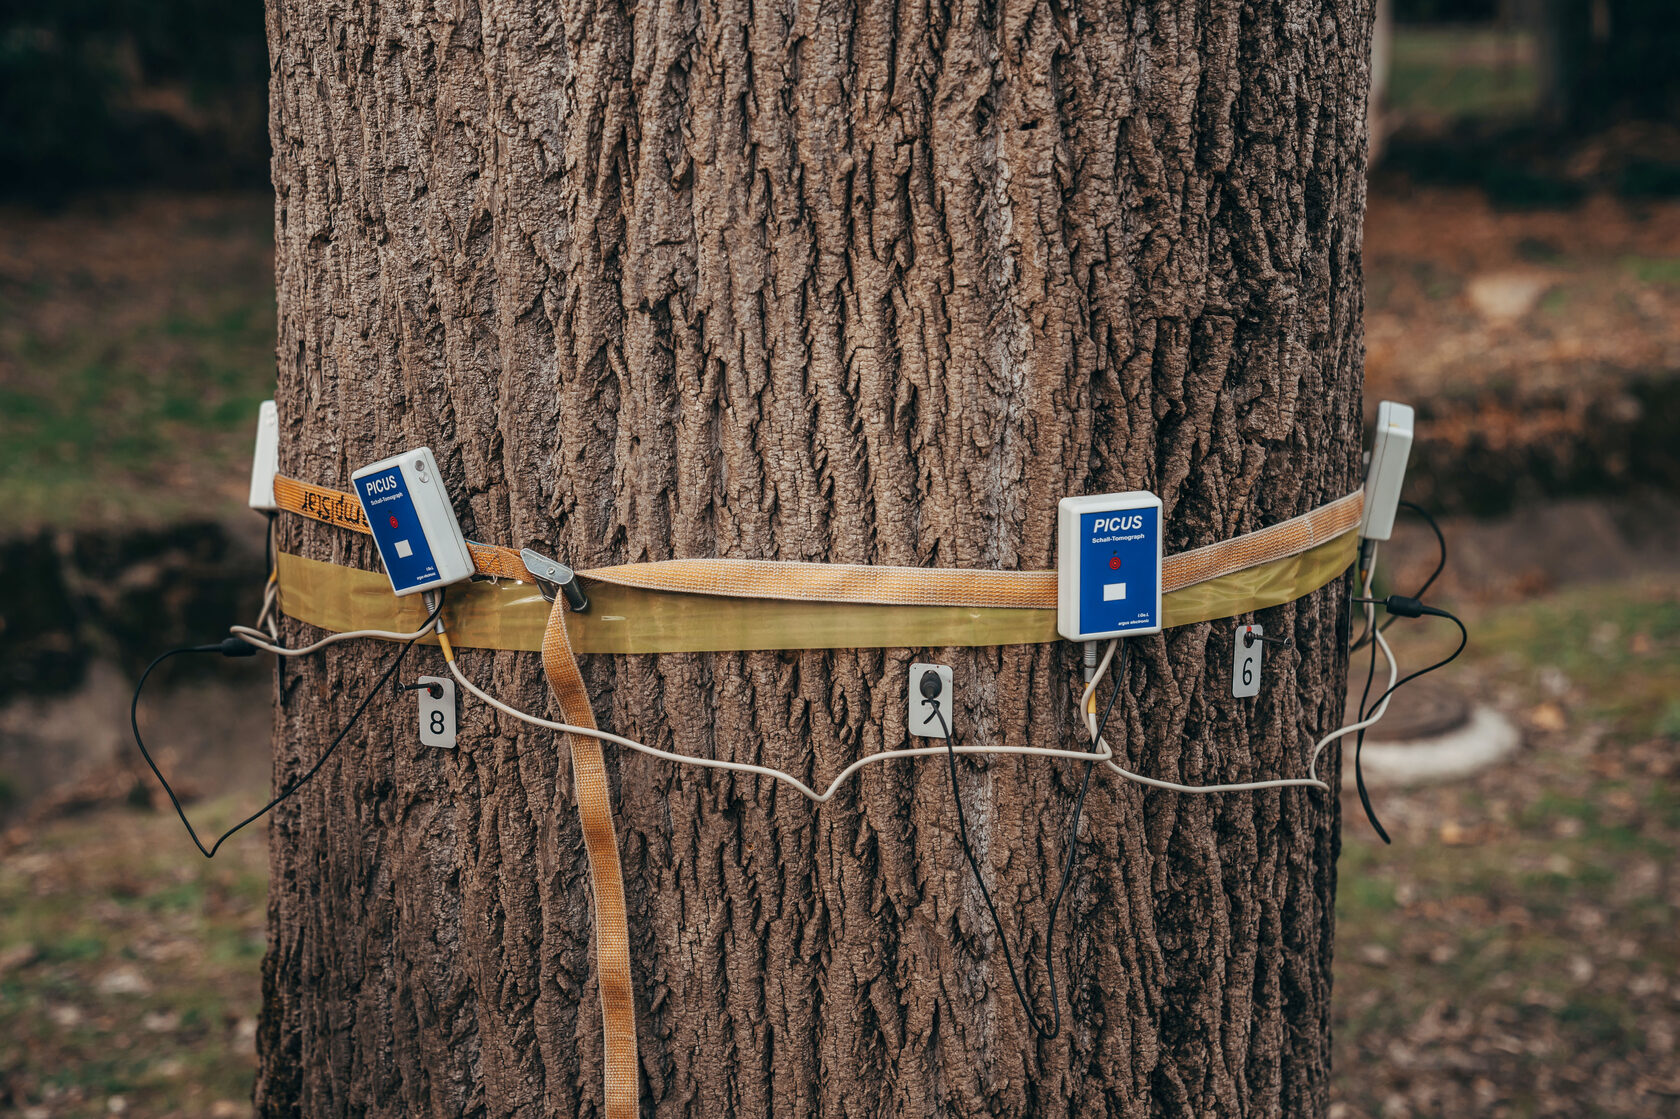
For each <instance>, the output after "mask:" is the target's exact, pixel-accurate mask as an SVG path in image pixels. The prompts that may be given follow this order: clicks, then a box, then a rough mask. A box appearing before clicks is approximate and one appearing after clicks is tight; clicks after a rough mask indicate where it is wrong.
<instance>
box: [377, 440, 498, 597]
mask: <svg viewBox="0 0 1680 1119" xmlns="http://www.w3.org/2000/svg"><path fill="white" fill-rule="evenodd" d="M350 480H351V482H352V483H353V484H354V486H355V488H356V499H357V500H358V501H360V502H361V503H362V512H363V513H364V514H366V516H367V522H368V527H369V528H371V529H372V530H373V542H374V543H375V544H377V545H379V558H380V559H381V560H383V561H384V562H385V574H386V575H387V576H389V577H390V579H391V590H392V591H394V592H395V593H396V594H397V595H399V596H401V595H405V594H414V593H415V592H416V591H429V590H431V589H432V588H434V587H443V586H447V585H449V584H450V583H459V582H460V581H461V580H462V579H468V578H471V577H472V574H473V571H474V567H473V559H472V553H471V552H469V551H467V540H466V537H464V536H462V535H461V525H460V523H459V522H458V521H456V520H455V507H454V506H453V505H451V504H450V503H449V494H448V492H447V491H446V490H445V489H444V488H443V475H442V474H441V473H439V472H438V467H437V460H436V459H434V458H433V457H432V450H431V448H430V447H418V448H416V449H414V450H412V451H404V452H403V453H402V454H400V455H392V456H391V457H390V458H388V459H381V460H380V461H378V462H376V463H374V464H373V465H372V466H364V467H362V468H361V469H360V470H358V471H356V472H355V473H354V474H352V475H350Z"/></svg>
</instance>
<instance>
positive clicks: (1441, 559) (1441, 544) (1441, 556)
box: [1353, 501, 1447, 717]
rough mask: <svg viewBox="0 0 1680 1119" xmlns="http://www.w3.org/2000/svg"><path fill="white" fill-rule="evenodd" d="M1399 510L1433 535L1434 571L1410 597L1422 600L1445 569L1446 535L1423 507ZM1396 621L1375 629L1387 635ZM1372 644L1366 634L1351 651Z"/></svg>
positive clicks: (1408, 506)
mask: <svg viewBox="0 0 1680 1119" xmlns="http://www.w3.org/2000/svg"><path fill="white" fill-rule="evenodd" d="M1400 508H1402V509H1410V510H1411V511H1412V512H1414V513H1416V514H1417V515H1418V516H1420V517H1422V518H1423V519H1424V521H1425V522H1426V523H1427V524H1428V525H1429V531H1431V532H1433V533H1434V534H1435V548H1436V555H1435V570H1434V571H1431V572H1430V573H1429V578H1427V579H1425V580H1424V581H1423V585H1422V586H1420V587H1419V588H1418V589H1417V590H1415V591H1413V592H1412V597H1413V598H1422V597H1423V596H1424V594H1425V592H1427V591H1428V590H1429V588H1430V587H1433V586H1434V585H1435V580H1437V579H1439V578H1440V577H1441V572H1443V571H1445V570H1446V569H1447V538H1446V535H1445V534H1444V533H1442V531H1441V526H1440V524H1439V523H1438V522H1437V521H1436V520H1435V518H1434V517H1432V516H1430V515H1429V511H1428V510H1427V509H1425V508H1424V507H1423V506H1421V505H1417V504H1415V503H1413V502H1410V501H1402V502H1400ZM1397 620H1398V619H1397V616H1396V615H1392V614H1391V615H1389V616H1388V617H1387V618H1385V619H1383V623H1382V625H1380V626H1378V627H1377V628H1378V629H1379V630H1381V631H1382V632H1383V633H1387V632H1388V627H1389V626H1391V625H1393V624H1394V623H1395V621H1397ZM1374 644H1376V642H1375V641H1374V640H1373V639H1372V637H1371V635H1370V634H1369V633H1367V634H1366V635H1365V636H1364V637H1361V638H1360V639H1359V642H1358V644H1356V645H1354V647H1353V651H1354V652H1358V651H1359V650H1360V648H1361V647H1363V646H1365V645H1374ZM1371 655H1372V658H1373V668H1374V666H1375V661H1374V658H1375V657H1376V654H1375V652H1373V653H1372V654H1371ZM1362 717H1363V716H1362Z"/></svg>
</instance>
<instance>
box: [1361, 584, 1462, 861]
mask: <svg viewBox="0 0 1680 1119" xmlns="http://www.w3.org/2000/svg"><path fill="white" fill-rule="evenodd" d="M1354 601H1356V602H1366V601H1373V600H1370V599H1355V600H1354ZM1374 601H1380V602H1382V604H1383V606H1384V607H1385V608H1386V609H1387V610H1388V612H1389V613H1390V614H1392V615H1393V616H1395V617H1397V618H1421V617H1431V618H1445V619H1447V621H1449V622H1451V623H1452V624H1453V625H1455V626H1457V627H1458V648H1456V649H1454V650H1453V651H1452V652H1451V653H1449V654H1447V655H1446V656H1445V657H1443V658H1442V659H1440V660H1438V661H1436V662H1435V663H1434V664H1431V665H1426V666H1424V667H1423V668H1420V669H1418V670H1417V671H1416V672H1413V673H1410V674H1408V675H1406V676H1402V677H1401V678H1400V679H1398V680H1396V681H1395V682H1394V683H1393V684H1391V685H1389V688H1388V690H1387V691H1385V692H1383V694H1382V695H1380V696H1378V697H1377V701H1376V702H1375V703H1373V704H1371V710H1373V711H1375V710H1376V709H1377V708H1379V707H1381V706H1382V705H1383V701H1384V700H1386V699H1388V697H1389V696H1391V695H1393V694H1394V693H1395V692H1397V691H1399V690H1400V689H1401V688H1402V687H1404V686H1405V685H1406V684H1408V683H1410V682H1411V681H1413V680H1416V679H1417V678H1418V677H1419V676H1422V675H1424V674H1425V673H1429V672H1434V671H1435V670H1436V669H1438V668H1445V667H1446V666H1447V665H1449V664H1451V663H1452V662H1453V661H1455V660H1457V659H1458V655H1459V654H1460V653H1462V652H1464V647H1465V646H1466V645H1468V644H1469V643H1470V631H1469V630H1467V629H1465V628H1464V623H1463V622H1462V621H1460V620H1459V618H1458V616H1457V615H1456V614H1452V613H1449V612H1448V611H1446V610H1442V609H1440V608H1439V607H1436V606H1425V605H1424V604H1423V603H1421V602H1419V601H1418V600H1417V599H1416V598H1405V597H1402V596H1400V595H1390V596H1389V597H1388V598H1386V599H1379V600H1374ZM1372 663H1373V665H1374V664H1375V654H1374V653H1373V656H1372ZM1360 708H1361V716H1362V717H1361V720H1360V721H1361V722H1363V721H1364V720H1363V711H1364V704H1363V701H1361V704H1360ZM1364 748H1365V730H1364V729H1361V730H1360V732H1359V737H1358V738H1356V739H1355V740H1354V744H1353V781H1354V785H1355V786H1356V787H1357V788H1358V789H1359V803H1360V804H1361V805H1363V806H1364V808H1365V818H1366V819H1367V820H1369V821H1371V827H1372V828H1374V829H1375V830H1376V833H1377V835H1378V836H1380V837H1381V838H1382V841H1383V842H1384V843H1393V842H1394V841H1393V840H1392V839H1390V838H1389V837H1388V831H1387V830H1386V829H1385V828H1384V827H1383V826H1382V821H1380V820H1378V819H1377V812H1376V809H1374V808H1372V807H1371V794H1370V793H1369V792H1367V791H1366V789H1365V770H1364V767H1363V766H1361V765H1360V755H1361V753H1362V752H1363V751H1364Z"/></svg>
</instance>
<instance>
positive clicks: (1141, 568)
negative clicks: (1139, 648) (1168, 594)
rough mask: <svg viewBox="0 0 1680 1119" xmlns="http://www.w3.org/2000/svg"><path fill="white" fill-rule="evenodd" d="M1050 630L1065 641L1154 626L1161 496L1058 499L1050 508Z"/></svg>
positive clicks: (1136, 493)
mask: <svg viewBox="0 0 1680 1119" xmlns="http://www.w3.org/2000/svg"><path fill="white" fill-rule="evenodd" d="M1056 540H1057V546H1058V547H1057V573H1056V630H1057V631H1058V632H1059V633H1060V634H1061V635H1062V636H1063V637H1065V638H1067V639H1068V640H1069V641H1095V640H1098V639H1099V638H1105V637H1131V636H1134V635H1137V634H1144V633H1159V632H1161V499H1160V498H1158V497H1156V496H1155V495H1154V494H1152V493H1149V492H1147V491H1145V490H1133V491H1131V492H1130V493H1105V494H1097V495H1094V496H1091V497H1064V498H1062V502H1061V504H1060V505H1059V506H1057V509H1056Z"/></svg>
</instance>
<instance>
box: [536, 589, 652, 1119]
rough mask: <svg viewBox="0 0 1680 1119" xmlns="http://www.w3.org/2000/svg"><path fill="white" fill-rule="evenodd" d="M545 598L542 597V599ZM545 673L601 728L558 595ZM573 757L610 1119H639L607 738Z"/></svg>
mask: <svg viewBox="0 0 1680 1119" xmlns="http://www.w3.org/2000/svg"><path fill="white" fill-rule="evenodd" d="M539 601H540V600H539ZM542 656H543V669H544V671H546V672H547V673H548V685H549V687H551V688H553V689H554V697H555V698H556V699H557V700H559V701H560V710H561V712H562V713H563V714H564V715H565V717H566V722H568V723H571V724H572V725H574V726H582V727H589V728H591V729H593V728H594V726H595V712H594V710H593V709H592V708H591V707H590V704H589V691H588V689H587V688H585V687H584V683H583V674H582V673H580V672H579V671H578V665H577V658H576V657H575V656H574V655H573V654H572V646H571V643H570V642H569V641H568V640H567V637H566V599H565V596H564V595H561V596H557V597H556V599H555V602H554V607H553V609H552V610H551V611H550V612H549V615H548V624H547V625H546V626H545V627H544V629H543V644H542ZM567 739H568V740H569V742H570V744H571V752H572V782H573V785H574V786H575V787H576V790H577V811H578V820H579V821H580V822H581V823H582V825H583V845H584V850H585V852H586V853H587V854H588V856H589V885H590V889H591V892H592V894H593V896H594V899H595V971H596V975H597V980H598V981H597V986H598V988H599V991H600V996H601V1029H602V1032H603V1034H604V1035H605V1042H606V1044H605V1046H604V1049H603V1052H604V1054H605V1064H606V1068H605V1079H606V1090H605V1095H606V1113H607V1119H636V1115H637V1113H638V1107H637V1092H638V1088H639V1081H638V1079H637V1072H638V1062H637V1060H636V1000H635V995H634V991H633V990H632V988H631V985H630V918H629V914H628V912H627V910H626V907H625V903H624V870H623V867H622V866H621V865H620V863H619V859H618V836H617V835H616V834H615V833H614V831H613V822H612V790H611V789H610V788H609V787H608V785H607V763H606V759H605V757H603V755H602V752H601V740H600V739H598V738H589V737H587V736H585V735H567Z"/></svg>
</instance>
